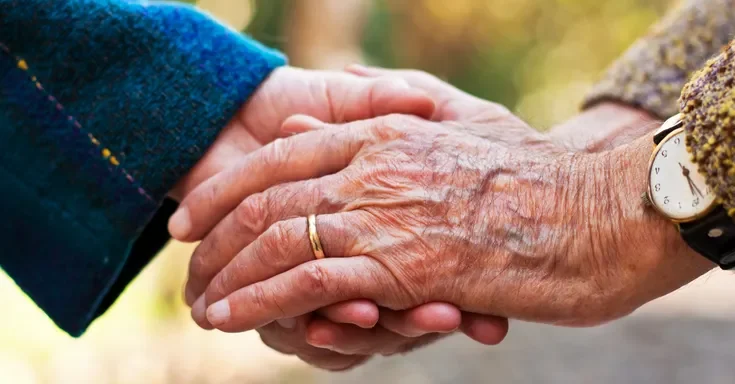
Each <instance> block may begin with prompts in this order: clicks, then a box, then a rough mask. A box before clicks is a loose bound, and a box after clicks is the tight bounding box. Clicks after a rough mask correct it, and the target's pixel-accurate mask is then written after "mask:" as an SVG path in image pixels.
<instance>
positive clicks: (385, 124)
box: [370, 114, 415, 142]
mask: <svg viewBox="0 0 735 384" xmlns="http://www.w3.org/2000/svg"><path fill="white" fill-rule="evenodd" d="M414 123H415V120H414V118H412V117H411V116H405V115H398V114H393V115H388V116H384V117H381V118H379V119H377V120H376V124H373V125H372V126H371V129H370V133H371V134H372V135H373V136H374V137H375V138H376V139H377V141H379V142H385V141H392V140H395V139H398V138H402V137H404V130H405V129H406V127H408V126H412V125H414Z"/></svg>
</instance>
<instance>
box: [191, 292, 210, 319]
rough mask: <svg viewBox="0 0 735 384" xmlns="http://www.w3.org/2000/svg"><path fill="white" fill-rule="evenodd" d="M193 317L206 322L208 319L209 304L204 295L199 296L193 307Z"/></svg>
mask: <svg viewBox="0 0 735 384" xmlns="http://www.w3.org/2000/svg"><path fill="white" fill-rule="evenodd" d="M191 317H193V318H194V319H201V320H204V319H206V318H207V302H206V300H205V299H204V295H201V296H199V298H198V299H196V300H195V301H194V304H192V306H191Z"/></svg>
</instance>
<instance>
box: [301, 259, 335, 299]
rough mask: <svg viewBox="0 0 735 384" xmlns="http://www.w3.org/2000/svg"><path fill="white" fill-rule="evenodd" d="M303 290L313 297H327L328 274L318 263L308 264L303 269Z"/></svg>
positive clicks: (328, 291) (328, 288) (328, 286)
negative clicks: (312, 294)
mask: <svg viewBox="0 0 735 384" xmlns="http://www.w3.org/2000/svg"><path fill="white" fill-rule="evenodd" d="M303 278H304V289H307V290H308V292H312V293H314V294H315V295H318V296H323V295H329V293H330V291H331V282H330V277H329V273H328V272H327V271H326V270H325V269H324V267H322V266H321V265H320V264H318V263H310V264H308V265H307V266H306V267H305V269H304V276H303Z"/></svg>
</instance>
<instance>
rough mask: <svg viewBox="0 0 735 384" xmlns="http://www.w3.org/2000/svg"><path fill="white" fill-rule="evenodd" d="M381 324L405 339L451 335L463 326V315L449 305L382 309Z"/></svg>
mask: <svg viewBox="0 0 735 384" xmlns="http://www.w3.org/2000/svg"><path fill="white" fill-rule="evenodd" d="M379 324H380V325H381V326H383V327H384V328H386V329H388V330H389V331H391V332H393V333H397V334H399V335H402V336H405V337H418V336H423V335H425V334H427V333H451V332H454V331H455V330H457V328H459V326H460V325H461V324H462V313H461V312H460V310H459V309H458V308H457V307H455V306H454V305H451V304H447V303H428V304H424V305H421V306H418V307H416V308H413V309H408V310H403V311H393V310H390V309H385V308H381V309H380V320H379Z"/></svg>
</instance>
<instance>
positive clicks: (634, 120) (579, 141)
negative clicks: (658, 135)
mask: <svg viewBox="0 0 735 384" xmlns="http://www.w3.org/2000/svg"><path fill="white" fill-rule="evenodd" d="M658 124H659V121H658V120H657V119H656V118H655V117H653V116H652V115H650V114H649V113H648V112H646V111H644V110H642V109H638V108H634V107H632V106H628V105H624V104H620V103H614V102H603V103H599V104H597V105H595V106H593V107H590V108H589V109H586V110H584V111H582V112H581V113H579V114H578V115H576V116H575V117H573V118H571V119H569V120H567V121H566V122H564V123H562V124H560V125H558V126H556V127H553V128H552V129H551V130H550V131H549V138H550V139H551V140H552V141H554V142H555V143H557V144H558V145H560V146H562V147H563V148H566V149H567V150H570V151H574V152H588V153H596V152H602V151H606V150H611V149H614V148H616V147H618V146H620V145H624V144H627V143H630V142H633V141H635V140H636V139H638V138H640V137H641V136H644V135H645V134H647V133H649V132H651V131H652V130H653V129H654V128H655V127H656V126H657V125H658Z"/></svg>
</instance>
